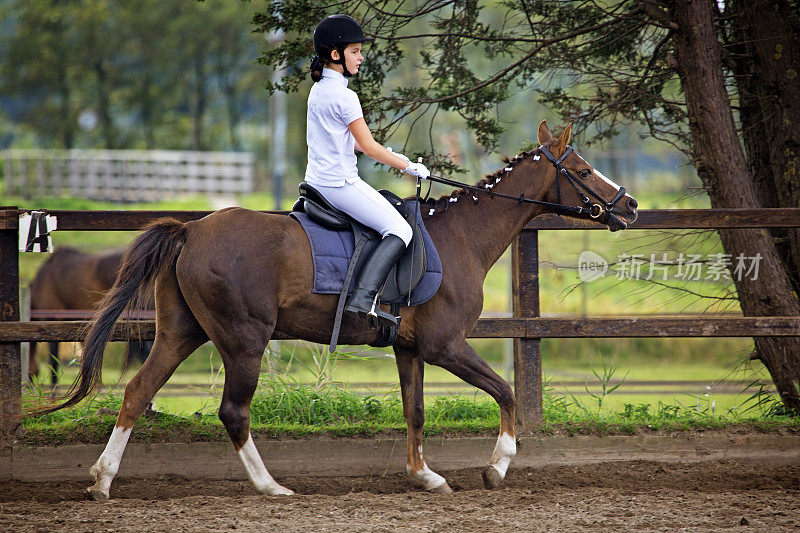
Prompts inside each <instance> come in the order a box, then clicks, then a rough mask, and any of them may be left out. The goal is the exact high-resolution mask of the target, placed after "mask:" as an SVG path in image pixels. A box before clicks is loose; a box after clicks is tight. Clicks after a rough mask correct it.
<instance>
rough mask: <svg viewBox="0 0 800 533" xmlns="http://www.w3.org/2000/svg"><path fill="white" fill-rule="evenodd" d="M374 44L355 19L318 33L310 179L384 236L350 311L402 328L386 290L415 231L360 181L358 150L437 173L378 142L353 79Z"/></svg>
mask: <svg viewBox="0 0 800 533" xmlns="http://www.w3.org/2000/svg"><path fill="white" fill-rule="evenodd" d="M371 40H372V38H369V37H366V36H365V35H364V32H363V30H362V29H361V26H359V24H358V23H357V22H356V21H355V20H354V19H353V18H351V17H348V16H347V15H332V16H330V17H327V18H325V19H324V20H323V21H322V22H320V23H319V24H318V25H317V28H316V29H315V30H314V51H315V52H316V54H317V55H316V56H315V57H314V58H313V59H312V60H311V78H312V79H313V80H314V81H315V82H316V83H315V84H314V86H313V87H312V88H311V93H310V94H309V95H308V114H307V122H308V124H307V133H306V142H307V144H308V166H307V167H306V175H305V181H306V182H308V183H309V184H311V185H313V186H314V188H315V189H317V190H318V191H319V192H320V193H321V194H322V196H323V197H324V198H325V199H326V200H328V202H330V203H331V204H332V205H333V206H334V207H335V208H337V209H339V210H340V211H344V212H345V213H347V214H348V215H350V216H351V217H353V218H354V219H356V220H357V221H359V222H360V223H362V224H364V225H365V226H368V227H370V228H372V229H374V230H375V231H377V232H378V233H380V234H381V236H382V237H383V239H382V240H381V242H380V243H379V244H378V246H377V248H375V250H374V251H373V252H372V254H370V256H369V258H368V259H367V260H366V262H365V263H364V266H363V268H362V269H361V275H360V278H359V280H358V282H357V284H356V289H355V292H354V293H353V294H352V296H350V299H349V300H348V301H347V305H346V306H345V309H344V310H345V312H347V313H349V314H351V315H358V316H361V317H365V316H367V315H370V316H373V317H376V318H377V319H379V321H380V322H382V323H389V324H395V323H396V319H395V317H393V316H392V315H390V314H389V313H386V312H384V311H381V310H380V309H379V308H378V303H379V302H378V291H379V290H380V287H381V285H383V282H384V281H385V280H386V276H387V275H388V273H389V270H391V268H392V266H393V265H394V264H395V263H396V262H397V259H398V258H399V257H400V256H401V255H402V253H403V252H404V251H405V249H406V246H408V244H409V242H411V227H410V226H409V225H408V223H407V222H406V221H405V220H404V219H403V217H402V216H400V214H399V213H398V212H397V210H396V209H395V208H394V207H392V205H391V204H390V203H389V202H388V201H387V200H386V199H385V198H384V197H383V196H381V195H380V194H379V193H378V191H376V190H375V189H373V188H372V187H370V186H369V185H367V184H366V183H365V182H364V181H362V180H361V178H359V177H358V169H357V168H356V155H355V152H354V150H359V151H361V152H364V153H365V154H366V155H368V156H369V157H371V158H372V159H375V160H376V161H379V162H381V163H383V164H385V165H390V166H392V167H394V168H396V169H398V170H401V171H403V172H406V173H408V174H411V175H412V176H417V177H420V178H423V179H424V178H427V177H428V176H430V172H428V169H427V168H425V166H424V165H423V164H421V163H411V162H409V160H408V158H407V157H405V156H404V155H402V154H398V153H394V152H391V151H389V150H387V149H386V148H384V147H383V146H381V145H380V144H378V143H377V142H376V141H375V139H373V138H372V134H371V133H370V131H369V127H368V126H367V123H366V122H364V114H363V112H362V111H361V104H360V102H359V100H358V95H357V94H356V93H355V92H354V91H352V90H351V89H348V88H347V81H348V80H347V78H349V77H351V76H353V75H355V74H356V73H358V68H359V66H360V65H361V62H362V61H363V60H364V57H363V56H362V55H361V44H362V43H365V42H368V41H371Z"/></svg>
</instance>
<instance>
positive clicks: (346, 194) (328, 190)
mask: <svg viewBox="0 0 800 533" xmlns="http://www.w3.org/2000/svg"><path fill="white" fill-rule="evenodd" d="M314 188H315V189H317V190H318V191H319V192H320V193H321V194H322V196H324V197H325V199H326V200H328V201H329V202H330V203H331V205H332V206H333V207H335V208H336V209H338V210H340V211H344V212H345V213H347V214H348V215H350V216H351V217H353V218H354V219H356V220H357V221H359V222H361V223H362V224H364V225H365V226H367V227H369V228H372V229H374V230H375V231H377V232H378V233H380V234H381V237H386V236H387V235H397V236H398V237H400V238H401V239H402V240H403V242H404V243H406V246H408V244H409V243H410V242H411V235H412V232H411V226H409V225H408V222H406V221H405V219H403V217H402V216H400V213H398V212H397V209H395V208H394V207H393V206H392V204H390V203H389V201H388V200H387V199H386V198H384V197H383V196H381V194H380V193H379V192H378V191H376V190H375V189H373V188H372V187H370V186H369V185H368V184H367V183H366V182H365V181H363V180H358V181H356V182H353V183H345V184H344V185H342V186H341V187H327V186H323V185H314Z"/></svg>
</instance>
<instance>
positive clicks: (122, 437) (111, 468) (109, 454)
mask: <svg viewBox="0 0 800 533" xmlns="http://www.w3.org/2000/svg"><path fill="white" fill-rule="evenodd" d="M131 429H132V428H125V427H122V426H117V427H115V428H114V431H112V432H111V437H109V439H108V444H106V448H105V450H103V453H102V454H100V457H99V458H98V459H97V462H96V463H95V464H94V466H92V468H90V469H89V473H90V474H91V475H92V477H94V481H95V483H94V485H93V486H92V487H89V488H90V489H95V490H99V491H101V492H103V493H104V494H105V495H106V496H108V491H109V489H110V488H111V481H112V480H113V479H114V476H115V475H117V471H118V470H119V462H120V460H122V453H123V452H124V451H125V446H126V445H127V444H128V437H130V436H131Z"/></svg>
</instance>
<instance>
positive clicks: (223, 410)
mask: <svg viewBox="0 0 800 533" xmlns="http://www.w3.org/2000/svg"><path fill="white" fill-rule="evenodd" d="M262 353H263V350H262V351H261V352H256V353H250V354H237V357H235V358H234V357H232V356H230V354H228V353H224V352H223V351H220V354H221V355H222V356H223V362H224V364H225V389H224V391H223V393H222V403H221V404H220V406H219V418H220V420H222V424H223V425H224V426H225V429H226V430H227V431H228V435H230V437H231V440H232V441H233V445H234V447H235V448H236V451H237V452H238V453H239V458H240V459H241V460H242V464H243V465H244V468H245V470H246V471H247V475H248V477H249V478H250V481H251V482H252V484H253V487H254V488H255V489H256V492H258V493H259V494H272V495H291V494H294V492H293V491H291V490H289V489H287V488H286V487H284V486H282V485H280V484H279V483H278V482H277V481H275V479H273V477H272V476H271V475H270V473H269V472H268V471H267V468H266V467H265V466H264V461H262V460H261V456H260V455H259V453H258V449H256V445H255V443H254V442H253V436H252V435H251V434H250V402H251V400H252V399H253V394H254V393H255V390H256V386H257V385H258V373H259V370H260V368H261V356H262Z"/></svg>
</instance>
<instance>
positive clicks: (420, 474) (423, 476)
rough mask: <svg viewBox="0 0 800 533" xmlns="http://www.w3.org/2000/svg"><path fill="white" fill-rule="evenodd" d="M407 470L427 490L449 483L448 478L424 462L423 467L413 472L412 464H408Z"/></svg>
mask: <svg viewBox="0 0 800 533" xmlns="http://www.w3.org/2000/svg"><path fill="white" fill-rule="evenodd" d="M406 472H407V473H408V474H409V475H410V476H413V477H414V480H415V481H416V482H417V483H419V484H420V486H422V488H423V489H425V490H433V489H435V488H438V487H441V486H442V485H444V484H446V483H447V480H446V479H445V478H443V477H442V476H440V475H439V474H437V473H436V472H434V471H433V470H431V469H430V468H428V464H427V463H425V462H424V461H423V462H422V469H421V470H417V471H416V472H413V471H412V470H411V466H410V465H406Z"/></svg>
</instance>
